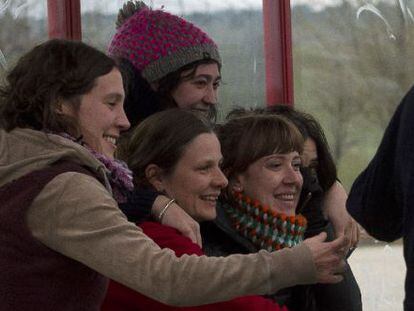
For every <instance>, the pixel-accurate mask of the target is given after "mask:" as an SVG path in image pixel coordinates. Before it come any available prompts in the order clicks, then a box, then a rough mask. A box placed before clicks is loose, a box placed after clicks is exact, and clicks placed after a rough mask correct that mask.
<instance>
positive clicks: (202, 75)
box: [194, 73, 221, 81]
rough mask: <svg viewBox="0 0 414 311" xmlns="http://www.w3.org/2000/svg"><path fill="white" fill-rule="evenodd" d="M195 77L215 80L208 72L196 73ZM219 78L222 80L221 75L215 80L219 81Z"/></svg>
mask: <svg viewBox="0 0 414 311" xmlns="http://www.w3.org/2000/svg"><path fill="white" fill-rule="evenodd" d="M194 78H205V79H207V81H211V80H213V76H212V75H208V74H204V73H202V74H199V75H196V76H194ZM219 80H221V75H220V76H217V78H215V79H214V81H219Z"/></svg>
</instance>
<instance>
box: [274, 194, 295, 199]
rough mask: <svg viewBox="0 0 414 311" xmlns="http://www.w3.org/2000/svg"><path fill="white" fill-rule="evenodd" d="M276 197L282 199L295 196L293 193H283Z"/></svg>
mask: <svg viewBox="0 0 414 311" xmlns="http://www.w3.org/2000/svg"><path fill="white" fill-rule="evenodd" d="M277 197H278V198H280V199H282V200H293V199H294V198H295V195H294V194H292V193H284V194H279V195H277Z"/></svg>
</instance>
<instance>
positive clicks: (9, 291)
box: [0, 162, 108, 311]
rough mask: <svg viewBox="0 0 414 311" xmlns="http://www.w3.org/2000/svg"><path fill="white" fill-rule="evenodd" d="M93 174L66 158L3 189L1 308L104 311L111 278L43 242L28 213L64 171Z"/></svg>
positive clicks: (0, 209)
mask: <svg viewBox="0 0 414 311" xmlns="http://www.w3.org/2000/svg"><path fill="white" fill-rule="evenodd" d="M68 171H75V172H80V173H84V174H88V175H92V174H91V173H90V172H89V171H88V170H86V169H84V168H82V167H80V166H79V165H77V164H73V163H70V162H63V163H61V164H59V165H54V166H52V167H50V168H46V169H43V170H40V171H34V172H32V173H30V174H28V175H25V176H23V177H21V178H19V179H17V180H15V181H12V182H10V183H8V184H6V185H4V186H2V187H1V188H0V202H2V203H1V205H0V267H1V268H0V271H1V273H0V301H1V304H0V310H2V311H3V310H85V311H86V310H88V311H89V310H99V306H100V304H101V302H102V301H103V298H104V296H105V292H106V288H107V283H108V281H107V279H106V278H105V277H103V276H101V275H100V274H98V273H97V272H95V271H93V270H92V269H90V268H89V267H87V266H85V265H83V264H81V263H80V262H77V261H75V260H73V259H70V258H69V257H66V256H64V255H62V254H60V253H58V252H55V251H53V250H52V249H50V248H48V247H46V246H44V245H43V244H42V243H40V242H39V241H38V240H36V239H35V238H34V237H33V236H32V234H31V233H30V230H29V228H28V227H27V224H26V221H25V219H26V212H27V210H28V208H29V206H30V205H31V204H32V201H33V200H34V198H35V197H36V196H37V195H38V194H39V192H40V191H41V190H42V189H43V187H44V186H45V185H46V184H47V183H48V182H49V181H50V180H52V179H53V178H54V177H55V176H57V175H58V174H60V173H64V172H68Z"/></svg>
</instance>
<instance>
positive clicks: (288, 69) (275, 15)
mask: <svg viewBox="0 0 414 311" xmlns="http://www.w3.org/2000/svg"><path fill="white" fill-rule="evenodd" d="M263 32H264V54H265V55H264V56H265V64H266V102H267V105H269V106H270V105H276V104H287V105H291V106H293V64H292V29H291V17H290V0H263Z"/></svg>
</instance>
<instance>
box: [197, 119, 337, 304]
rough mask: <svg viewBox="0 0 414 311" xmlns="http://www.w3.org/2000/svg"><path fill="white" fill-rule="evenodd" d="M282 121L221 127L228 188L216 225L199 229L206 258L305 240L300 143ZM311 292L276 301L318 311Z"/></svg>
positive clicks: (250, 121) (238, 121)
mask: <svg viewBox="0 0 414 311" xmlns="http://www.w3.org/2000/svg"><path fill="white" fill-rule="evenodd" d="M281 118H282V117H278V116H274V115H264V114H257V113H256V114H252V113H250V114H246V115H244V116H240V114H239V116H238V117H234V118H231V119H230V120H228V121H227V122H226V123H225V124H224V125H222V126H221V127H220V130H219V139H220V142H221V144H222V151H223V157H224V161H223V164H222V168H223V171H224V172H225V173H226V176H227V178H228V179H229V186H228V191H227V192H226V196H224V197H223V200H221V201H220V202H219V205H218V211H217V213H218V217H217V219H216V221H215V222H214V223H209V224H206V225H205V226H204V225H203V226H202V237H203V239H204V238H205V240H203V242H204V247H205V251H206V254H208V255H214V256H223V255H229V254H234V253H254V252H257V251H259V250H260V249H267V250H279V249H285V248H286V247H292V246H294V245H297V244H299V243H300V242H301V241H302V239H303V238H304V233H305V226H304V224H305V223H306V222H305V220H304V218H303V216H302V215H296V209H297V206H298V203H299V200H300V195H301V189H302V185H303V179H302V175H301V172H300V168H301V166H302V164H301V158H300V154H301V152H302V148H303V138H302V135H301V134H300V132H299V131H298V130H297V129H296V127H294V126H293V125H292V124H291V123H290V122H286V123H287V124H290V126H289V127H288V126H285V125H283V124H284V122H282V121H281V120H283V119H281ZM292 128H293V129H292ZM310 290H311V288H310V287H301V288H291V289H288V290H284V291H282V292H279V293H277V294H276V295H275V297H274V299H276V301H278V302H279V303H281V304H286V305H287V306H288V308H289V309H292V310H301V311H304V310H322V309H318V307H317V306H318V305H317V304H316V302H315V299H314V296H313V295H312V293H311V292H310ZM326 299H328V298H326ZM329 310H337V309H335V308H332V309H329Z"/></svg>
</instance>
